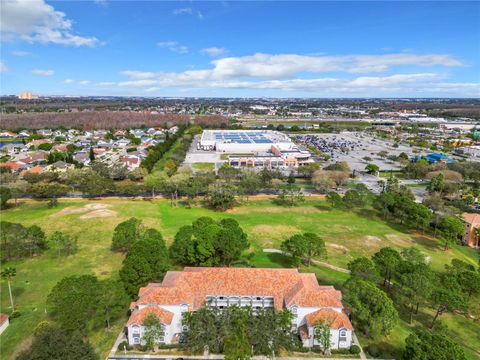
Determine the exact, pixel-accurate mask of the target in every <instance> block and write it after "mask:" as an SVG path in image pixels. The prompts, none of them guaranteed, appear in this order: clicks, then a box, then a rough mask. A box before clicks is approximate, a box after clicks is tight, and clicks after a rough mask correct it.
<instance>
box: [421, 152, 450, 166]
mask: <svg viewBox="0 0 480 360" xmlns="http://www.w3.org/2000/svg"><path fill="white" fill-rule="evenodd" d="M412 160H413V161H418V160H427V161H428V163H429V164H436V163H438V162H443V163H447V164H450V163H453V162H454V160H453V159H452V158H449V157H448V156H446V155H444V154H440V153H432V154H427V155H418V156H414V157H413V158H412Z"/></svg>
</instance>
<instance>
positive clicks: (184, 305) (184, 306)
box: [180, 304, 188, 313]
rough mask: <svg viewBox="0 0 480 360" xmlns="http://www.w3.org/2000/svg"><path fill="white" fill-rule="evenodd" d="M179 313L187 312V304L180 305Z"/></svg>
mask: <svg viewBox="0 0 480 360" xmlns="http://www.w3.org/2000/svg"><path fill="white" fill-rule="evenodd" d="M180 311H181V312H182V313H183V312H186V311H188V305H187V304H182V305H181V306H180Z"/></svg>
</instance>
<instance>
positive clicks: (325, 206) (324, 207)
mask: <svg viewBox="0 0 480 360" xmlns="http://www.w3.org/2000/svg"><path fill="white" fill-rule="evenodd" d="M313 207H314V208H316V209H318V210H320V211H330V210H332V208H331V207H330V206H328V205H322V204H318V205H314V206H313Z"/></svg>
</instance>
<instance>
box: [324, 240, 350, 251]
mask: <svg viewBox="0 0 480 360" xmlns="http://www.w3.org/2000/svg"><path fill="white" fill-rule="evenodd" d="M326 245H327V246H330V247H331V248H334V249H338V250H342V251H344V252H347V251H348V248H347V247H345V246H343V245H338V244H335V243H329V242H327V243H326Z"/></svg>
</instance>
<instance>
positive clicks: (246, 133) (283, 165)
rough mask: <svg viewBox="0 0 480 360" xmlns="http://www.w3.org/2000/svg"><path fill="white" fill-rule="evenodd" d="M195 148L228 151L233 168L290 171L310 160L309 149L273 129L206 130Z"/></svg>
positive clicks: (229, 161) (220, 151) (310, 161)
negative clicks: (264, 168)
mask: <svg viewBox="0 0 480 360" xmlns="http://www.w3.org/2000/svg"><path fill="white" fill-rule="evenodd" d="M197 148H198V150H206V151H216V152H217V153H226V154H231V155H230V156H228V164H229V165H231V166H233V167H251V168H263V167H267V168H275V169H280V170H282V169H283V170H289V171H291V170H294V169H296V168H297V167H299V166H303V165H306V164H309V163H312V162H313V160H312V159H311V154H310V152H309V151H307V150H302V149H300V148H299V147H298V146H297V145H296V144H295V143H294V142H293V141H292V140H291V139H290V138H289V137H288V136H287V135H285V134H283V133H281V132H278V131H273V130H205V131H204V132H203V134H202V137H201V139H200V142H199V143H198V145H197Z"/></svg>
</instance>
